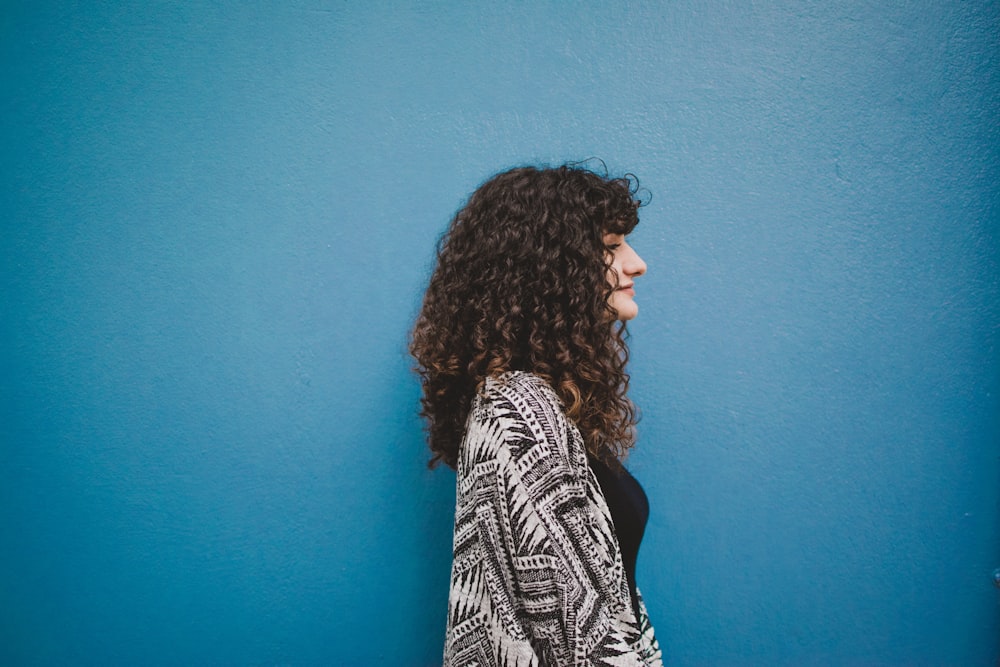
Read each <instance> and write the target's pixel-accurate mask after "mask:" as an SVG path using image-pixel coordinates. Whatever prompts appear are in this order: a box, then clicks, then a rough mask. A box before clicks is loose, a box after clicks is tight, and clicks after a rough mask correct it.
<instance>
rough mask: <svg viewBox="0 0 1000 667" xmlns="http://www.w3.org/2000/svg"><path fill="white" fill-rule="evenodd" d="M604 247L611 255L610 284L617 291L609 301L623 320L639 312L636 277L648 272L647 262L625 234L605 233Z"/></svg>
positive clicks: (629, 318)
mask: <svg viewBox="0 0 1000 667" xmlns="http://www.w3.org/2000/svg"><path fill="white" fill-rule="evenodd" d="M604 247H605V248H606V249H607V252H608V254H609V255H610V256H611V266H610V267H609V268H608V284H609V285H611V286H612V287H615V291H614V292H612V293H611V296H610V297H608V303H609V304H610V305H611V307H612V308H614V309H615V313H617V317H618V319H619V320H621V321H622V322H625V321H627V320H631V319H632V318H633V317H635V316H636V315H638V314H639V306H638V305H637V304H636V302H635V279H636V278H638V277H639V276H641V275H642V274H644V273H646V263H645V262H644V261H642V257H639V255H637V254H636V252H635V250H632V246H630V245H629V244H628V243H626V241H625V235H624V234H605V235H604Z"/></svg>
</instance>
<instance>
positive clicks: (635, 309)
mask: <svg viewBox="0 0 1000 667" xmlns="http://www.w3.org/2000/svg"><path fill="white" fill-rule="evenodd" d="M612 306H613V307H614V309H615V313H617V319H618V320H619V321H620V322H628V321H629V320H631V319H633V318H635V316H636V315H638V314H639V306H637V305H636V304H635V302H633V301H632V300H631V299H629V300H628V302H627V303H621V304H612Z"/></svg>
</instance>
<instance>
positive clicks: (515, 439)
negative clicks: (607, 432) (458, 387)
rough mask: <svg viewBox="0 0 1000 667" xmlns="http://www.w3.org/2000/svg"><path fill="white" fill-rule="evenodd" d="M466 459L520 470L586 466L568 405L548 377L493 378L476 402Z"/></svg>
mask: <svg viewBox="0 0 1000 667" xmlns="http://www.w3.org/2000/svg"><path fill="white" fill-rule="evenodd" d="M463 448H464V449H465V450H466V454H473V456H475V457H476V458H479V457H482V456H487V457H493V456H499V457H500V458H502V459H507V457H508V456H509V457H510V459H509V460H510V461H511V462H514V461H516V462H518V463H519V464H520V465H525V466H533V465H537V464H538V462H539V461H540V460H542V459H546V460H548V461H549V465H562V466H569V467H576V466H577V465H579V464H580V462H581V461H582V462H583V464H584V465H585V464H586V457H585V452H584V449H583V442H582V438H580V436H579V431H577V429H576V426H575V425H574V424H572V422H570V420H569V419H568V418H567V417H566V414H565V412H564V410H563V404H562V401H561V400H560V399H559V396H558V395H557V394H556V392H555V390H554V389H553V388H552V386H551V385H550V384H549V383H548V382H547V381H546V380H545V379H544V378H542V377H540V376H538V375H535V374H533V373H528V372H525V371H510V372H507V373H503V374H500V375H496V376H492V377H489V378H487V379H486V380H485V381H484V382H483V385H482V386H481V387H480V390H479V392H478V394H477V396H476V398H475V400H474V401H473V405H472V413H471V414H470V416H469V422H468V424H467V430H466V442H465V443H464V447H463Z"/></svg>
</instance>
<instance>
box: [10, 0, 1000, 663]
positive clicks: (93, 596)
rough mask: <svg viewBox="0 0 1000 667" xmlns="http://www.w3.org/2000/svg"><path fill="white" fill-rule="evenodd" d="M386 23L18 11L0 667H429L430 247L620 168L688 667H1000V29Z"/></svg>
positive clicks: (325, 7) (804, 9)
mask: <svg viewBox="0 0 1000 667" xmlns="http://www.w3.org/2000/svg"><path fill="white" fill-rule="evenodd" d="M362 4H363V3H346V2H327V3H321V2H319V1H314V0H296V1H295V2H275V3H265V2H257V3H244V2H233V1H228V2H217V3H189V2H149V3H147V2H141V3H140V2H135V3H98V2H92V3H74V2H65V3H44V2H23V3H17V2H15V3H11V2H8V3H5V4H4V7H3V9H2V10H0V53H2V56H0V62H2V64H3V69H2V77H0V109H2V118H3V124H2V126H0V156H2V157H0V213H2V223H3V227H2V235H0V272H2V273H0V299H2V301H0V304H2V307H3V313H4V314H3V317H2V318H0V439H2V447H0V663H2V664H11V665H13V664H24V665H64V664H123V665H124V664H148V665H155V664H164V665H169V664H234V665H235V664H243V665H251V664H254V665H271V664H281V665H310V664H345V665H375V664H379V665H381V664H405V665H411V664H412V665H430V664H434V663H435V662H437V661H439V659H440V657H439V656H440V647H441V639H442V633H443V625H444V612H445V606H446V594H447V591H446V588H447V582H448V568H449V565H450V546H451V513H452V502H453V496H454V492H453V483H454V476H453V474H452V473H450V472H449V471H447V470H438V471H434V472H431V471H427V470H426V469H424V467H423V463H424V461H425V459H426V456H427V455H426V452H425V451H424V445H423V441H422V434H421V425H420V423H419V421H418V419H417V418H416V416H415V412H416V407H417V406H416V402H417V397H418V387H417V384H416V382H415V380H414V379H413V377H412V376H411V375H410V373H409V370H408V369H409V366H410V361H409V359H408V358H407V357H406V354H405V343H406V341H405V338H406V332H407V329H408V327H409V325H410V323H411V321H412V318H413V316H414V314H415V311H416V308H417V305H418V300H419V296H420V293H421V290H422V288H423V286H424V284H425V281H426V279H427V276H428V272H429V269H430V266H431V260H432V248H433V244H434V241H435V239H436V238H437V236H438V235H439V234H440V232H441V231H443V229H444V228H445V225H446V224H447V221H448V219H449V217H450V215H451V214H452V213H453V212H454V210H455V209H456V208H457V207H458V206H459V205H460V204H461V202H462V200H463V198H464V196H465V195H466V194H467V193H468V192H470V191H471V190H472V189H473V188H474V187H475V186H476V185H477V184H478V183H479V182H480V181H481V180H482V179H484V178H485V177H487V176H488V175H489V174H490V173H492V172H493V171H496V170H498V169H500V168H503V167H507V166H510V165H513V164H519V163H524V162H550V163H558V162H561V161H564V160H569V159H579V158H583V157H587V156H592V155H597V156H600V157H602V158H604V159H605V160H606V161H607V162H608V164H609V166H610V168H611V169H612V171H614V172H621V171H625V170H631V171H634V172H635V173H636V174H638V175H639V177H640V179H641V180H642V182H643V184H644V185H645V186H646V187H647V188H648V189H649V190H650V191H652V193H653V200H652V203H651V205H650V206H648V207H647V208H645V209H643V222H642V224H641V225H640V226H639V228H638V229H637V231H636V233H635V235H634V242H635V243H634V245H635V246H636V247H637V249H638V250H639V251H640V252H641V253H642V254H643V256H644V258H645V259H646V261H647V262H648V264H649V267H650V271H649V274H648V276H647V277H645V278H643V279H642V281H641V284H640V285H639V287H640V290H639V299H640V303H641V307H642V313H641V316H640V318H639V319H638V320H637V321H636V322H635V323H634V326H633V327H632V331H633V350H634V364H633V377H634V398H635V399H636V401H637V402H638V403H639V404H640V406H641V408H642V409H643V412H644V420H643V422H642V424H641V431H640V440H641V442H640V448H639V449H638V450H637V451H636V452H635V454H634V455H633V457H632V459H631V466H632V468H633V469H634V470H635V472H636V473H637V475H638V476H639V477H640V478H641V480H642V481H643V482H644V484H645V486H646V487H647V490H648V492H649V496H650V498H651V500H652V519H651V525H650V528H649V532H648V535H647V539H646V542H645V543H644V545H643V552H642V554H641V556H640V568H639V569H640V571H639V580H640V584H641V585H642V587H643V588H644V590H645V593H646V597H647V598H648V599H649V602H650V607H651V612H652V615H653V618H654V621H655V622H656V623H657V625H658V630H659V634H660V637H661V640H662V642H663V643H664V645H665V648H666V650H667V653H668V654H669V655H670V656H671V658H672V660H673V662H674V663H675V664H681V665H683V664H688V665H737V664H740V665H753V664H757V665H779V664H787V665H804V664H927V665H940V664H954V665H958V664H962V665H971V664H981V665H985V664H993V663H994V662H995V661H996V660H997V659H998V657H1000V639H998V638H1000V598H998V595H1000V591H998V590H997V589H996V588H994V586H993V584H992V581H991V574H992V572H993V570H994V568H997V567H1000V398H998V397H1000V351H998V350H1000V333H998V332H1000V326H998V325H1000V267H998V257H1000V242H998V233H1000V229H998V227H1000V225H998V222H1000V213H998V204H1000V198H998V195H1000V185H998V183H1000V167H998V165H1000V159H998V158H1000V155H998V152H1000V148H998V147H1000V141H998V139H1000V136H998V135H1000V132H998V127H1000V123H998V121H1000V119H998V109H1000V79H998V75H1000V73H998V68H997V65H996V63H997V57H998V50H1000V39H998V37H997V25H998V24H1000V7H998V6H997V4H996V3H995V2H962V3H938V2H915V3H907V5H906V6H904V7H895V6H890V5H895V3H868V2H843V3H826V2H819V1H814V2H813V1H811V2H792V1H789V2H778V3H707V4H706V3H702V2H694V1H686V0H684V1H679V2H671V3H666V2H664V3H645V2H639V3H587V4H586V5H584V6H583V7H582V8H578V7H577V6H576V5H573V6H572V8H571V5H570V3H562V2H554V1H550V2H538V3H535V2H532V3H527V2H524V3H521V2H517V3H509V4H508V3H459V2H455V3H449V2H429V3H391V4H382V5H379V4H378V3H375V4H374V6H370V7H362Z"/></svg>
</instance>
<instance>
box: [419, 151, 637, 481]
mask: <svg viewBox="0 0 1000 667" xmlns="http://www.w3.org/2000/svg"><path fill="white" fill-rule="evenodd" d="M637 187H638V186H637V182H636V179H635V177H634V176H632V175H631V174H627V175H626V176H625V177H622V178H609V177H607V176H601V175H598V174H596V173H594V172H593V171H590V170H588V169H586V168H584V167H581V166H579V165H578V164H569V165H563V166H561V167H556V168H535V167H519V168H515V169H511V170H509V171H505V172H502V173H500V174H497V175H496V176H494V177H492V178H490V179H489V180H487V181H486V182H485V183H483V184H482V185H481V186H480V187H479V188H478V189H477V190H476V191H475V192H474V193H473V194H472V196H471V197H470V198H469V201H468V202H467V203H466V205H465V206H464V207H463V208H462V209H461V210H459V211H458V213H457V214H456V215H455V217H454V219H453V220H452V222H451V225H450V227H449V229H448V231H447V232H446V233H445V234H444V236H443V237H442V238H441V240H440V241H439V243H438V247H437V266H436V268H435V270H434V272H433V274H432V276H431V279H430V285H429V287H428V289H427V292H426V294H425V296H424V300H423V306H422V308H421V311H420V314H419V315H418V317H417V320H416V324H415V325H414V328H413V332H412V336H411V340H410V353H411V354H412V355H413V356H414V357H415V358H416V361H417V366H416V371H417V373H418V374H419V375H420V379H421V383H422V386H423V396H422V398H421V405H422V409H421V412H420V414H421V415H422V416H423V417H425V418H426V420H427V431H428V440H429V444H430V448H431V451H432V453H433V456H432V458H431V460H430V463H429V465H430V467H434V466H435V465H437V463H439V462H440V461H444V463H446V464H447V465H448V466H449V467H451V468H455V466H456V464H457V459H458V448H459V444H460V442H461V440H462V436H463V431H464V424H465V420H466V418H467V416H468V412H469V409H470V406H471V402H472V399H473V397H474V395H475V392H476V391H477V390H478V388H479V386H480V385H481V383H482V382H483V381H484V380H485V379H486V377H488V376H491V375H497V374H500V373H503V372H505V371H513V370H522V371H529V372H532V373H535V374H537V375H539V376H540V377H542V378H544V379H545V380H546V381H548V382H549V384H550V385H551V386H552V387H553V389H554V390H555V391H556V393H557V394H558V395H559V398H560V399H561V400H562V402H563V404H564V406H565V409H566V414H567V416H568V417H569V418H570V419H572V420H573V421H574V422H575V423H576V425H577V426H578V428H579V429H580V432H581V434H582V435H583V437H584V440H585V442H586V445H587V450H588V451H589V452H590V453H591V454H592V455H594V456H596V457H598V458H600V459H602V460H604V461H607V462H609V463H617V462H618V461H621V459H622V458H623V457H624V456H625V454H626V453H627V451H628V449H629V448H630V447H631V446H632V445H633V444H634V440H635V436H634V426H635V423H636V420H637V414H636V410H635V407H634V406H633V404H632V402H631V401H630V400H629V399H628V396H627V391H628V384H629V377H628V375H627V374H626V372H625V365H626V362H627V361H628V346H627V345H626V337H627V331H626V328H625V324H624V322H618V321H617V318H616V316H615V311H614V309H612V308H611V306H610V305H609V303H608V299H609V297H610V295H611V293H612V292H613V291H614V289H615V288H616V287H617V285H610V284H609V282H608V275H609V274H608V271H609V269H610V266H611V261H612V258H611V255H610V254H609V252H608V249H607V248H606V247H605V245H604V240H603V237H604V235H605V234H608V233H613V234H628V233H629V232H631V231H632V229H633V228H634V227H635V226H636V224H638V222H639V216H638V208H639V206H640V205H641V204H640V202H639V201H638V200H637V199H636V198H635V194H636V190H637Z"/></svg>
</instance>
